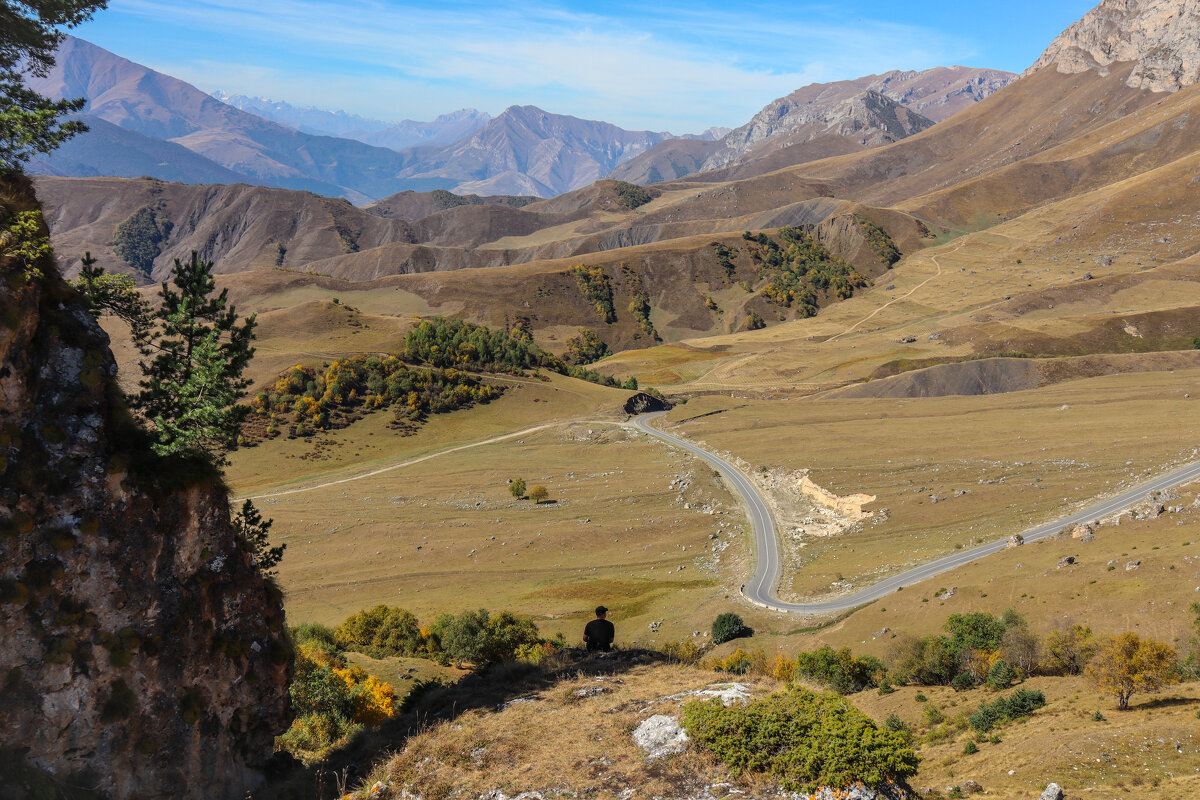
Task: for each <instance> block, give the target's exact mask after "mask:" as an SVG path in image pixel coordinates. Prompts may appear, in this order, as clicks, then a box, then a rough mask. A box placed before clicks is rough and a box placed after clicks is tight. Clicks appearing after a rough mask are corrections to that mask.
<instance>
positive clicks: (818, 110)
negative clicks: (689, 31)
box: [701, 67, 1016, 171]
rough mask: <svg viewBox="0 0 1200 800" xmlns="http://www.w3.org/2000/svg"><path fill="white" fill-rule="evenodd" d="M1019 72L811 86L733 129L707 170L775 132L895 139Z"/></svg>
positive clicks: (959, 70) (963, 70) (792, 139)
mask: <svg viewBox="0 0 1200 800" xmlns="http://www.w3.org/2000/svg"><path fill="white" fill-rule="evenodd" d="M1015 78H1016V76H1015V75H1011V74H1010V73H1006V72H1000V71H998V70H978V69H970V68H967V67H938V68H935V69H930V70H923V71H920V72H916V71H901V70H893V71H891V72H886V73H883V74H881V75H867V76H864V77H862V78H856V79H854V80H849V81H836V82H833V83H816V84H811V85H809V86H804V87H802V88H800V89H797V90H796V91H794V92H792V93H791V94H789V95H787V96H785V97H781V98H779V99H777V100H775V101H773V102H771V103H769V104H767V105H766V106H765V107H763V109H762V110H761V111H759V112H758V113H757V114H755V115H754V117H753V118H751V120H750V121H749V122H747V123H746V124H745V125H743V126H741V127H740V128H736V129H734V130H733V131H732V132H730V133H729V134H727V135H726V136H725V137H724V139H722V144H723V147H722V148H721V149H720V150H718V151H716V152H715V153H713V154H712V155H710V156H709V157H708V158H707V159H706V160H705V162H704V164H703V165H702V166H701V171H708V170H714V169H720V168H722V167H727V166H729V165H731V164H736V163H738V162H740V161H742V160H744V159H746V158H748V157H753V155H751V153H752V151H754V150H755V149H756V148H761V147H762V146H763V145H764V143H766V142H768V141H769V140H775V141H776V142H777V143H783V142H785V141H786V143H787V144H792V145H794V144H798V143H802V142H805V141H811V140H813V139H816V138H818V137H821V136H827V135H831V134H832V135H835V136H843V137H846V138H848V139H850V140H851V141H853V142H856V143H857V144H860V145H862V146H863V147H879V146H882V145H884V144H890V143H892V142H895V141H899V140H900V139H903V138H905V137H906V136H911V135H912V134H914V133H919V132H920V131H922V130H925V129H926V128H928V127H931V126H932V125H933V124H934V123H935V122H937V121H939V120H942V119H945V118H946V117H949V116H951V115H953V114H954V113H956V112H957V111H960V110H962V109H963V108H968V107H970V106H971V105H974V104H975V103H977V102H979V101H980V100H982V99H983V98H985V97H987V96H988V95H990V94H992V93H994V92H996V91H998V90H999V89H1002V88H1004V87H1005V86H1007V85H1008V84H1009V83H1011V82H1012V81H1013V80H1015ZM926 112H928V113H926Z"/></svg>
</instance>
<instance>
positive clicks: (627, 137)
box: [403, 106, 670, 197]
mask: <svg viewBox="0 0 1200 800" xmlns="http://www.w3.org/2000/svg"><path fill="white" fill-rule="evenodd" d="M668 138H670V134H668V133H655V132H652V131H626V130H622V129H621V128H618V127H617V126H615V125H610V124H608V123H607V122H594V121H591V120H582V119H578V118H576V117H568V116H563V115H561V114H550V113H547V112H545V111H542V110H541V109H540V108H535V107H534V106H512V107H511V108H508V109H506V110H505V111H504V113H502V114H501V115H500V116H498V117H496V118H495V119H492V120H490V121H489V122H488V123H487V124H486V125H485V126H484V127H483V128H482V129H480V130H479V131H477V132H475V133H474V134H473V135H472V136H470V137H469V138H467V139H464V140H463V141H460V142H457V143H455V144H453V145H449V146H447V147H445V148H442V149H441V150H438V151H436V152H432V153H429V154H426V155H424V156H423V157H422V159H421V161H420V163H417V164H414V165H413V166H412V167H410V168H409V169H407V170H405V171H404V173H403V176H404V177H407V178H423V179H437V180H444V181H447V182H448V183H449V184H450V185H451V186H452V187H453V190H454V191H455V192H457V193H460V194H472V193H473V194H536V195H539V196H541V197H552V196H554V195H556V194H561V193H562V192H566V191H570V190H572V189H578V188H580V187H581V186H586V185H587V184H589V183H591V182H592V181H595V180H598V179H600V178H602V177H604V176H605V175H607V174H608V173H609V172H610V171H612V169H613V167H615V166H617V165H618V164H620V163H621V162H623V161H625V160H627V159H630V158H632V157H634V156H635V155H638V154H639V153H641V152H644V151H645V150H647V149H649V148H650V147H652V146H653V145H655V144H657V143H658V142H661V141H663V140H664V139H668Z"/></svg>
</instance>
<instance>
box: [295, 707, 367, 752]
mask: <svg viewBox="0 0 1200 800" xmlns="http://www.w3.org/2000/svg"><path fill="white" fill-rule="evenodd" d="M362 728H363V726H362V725H356V724H354V723H352V722H349V721H347V720H346V718H345V717H341V716H336V715H328V714H302V715H301V716H299V717H297V718H296V720H295V721H294V722H293V723H292V726H291V727H290V728H288V729H287V731H286V732H285V733H283V734H281V735H280V736H278V737H276V739H275V744H276V746H277V747H278V748H279V749H280V750H286V751H287V752H289V753H291V754H292V755H294V756H296V757H297V758H300V759H301V760H302V761H306V762H309V763H312V762H315V761H320V760H321V759H322V758H324V757H325V755H327V754H328V753H329V751H330V750H332V749H333V748H334V747H336V746H337V745H339V744H341V743H343V742H346V741H348V740H349V739H350V738H352V737H353V736H354V735H355V734H357V733H358V732H359V731H361V730H362Z"/></svg>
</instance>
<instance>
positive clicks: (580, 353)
mask: <svg viewBox="0 0 1200 800" xmlns="http://www.w3.org/2000/svg"><path fill="white" fill-rule="evenodd" d="M563 355H564V356H565V357H566V358H567V360H568V361H570V362H571V363H573V364H580V365H582V364H591V363H592V362H595V361H599V360H600V359H602V358H607V357H608V356H610V355H612V350H610V349H609V347H608V345H607V344H605V343H604V340H603V339H601V338H600V334H598V333H596V332H595V331H594V330H592V329H591V328H580V329H579V335H578V336H572V337H571V338H570V339H567V349H566V351H565V352H564V353H563Z"/></svg>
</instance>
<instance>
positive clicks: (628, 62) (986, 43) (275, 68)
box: [73, 0, 1095, 133]
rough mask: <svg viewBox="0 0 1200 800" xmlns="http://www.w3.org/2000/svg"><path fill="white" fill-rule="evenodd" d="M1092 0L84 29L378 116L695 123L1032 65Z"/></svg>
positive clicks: (235, 3) (257, 9)
mask: <svg viewBox="0 0 1200 800" xmlns="http://www.w3.org/2000/svg"><path fill="white" fill-rule="evenodd" d="M1094 4H1095V3H1094V0H1087V1H1085V2H1077V1H1076V0H1044V2H1031V1H1030V0H1007V2H991V1H990V0H986V1H984V0H977V1H976V2H973V3H963V2H946V1H943V0H934V1H933V2H924V3H903V2H843V3H806V2H792V3H782V2H758V3H717V2H709V1H708V0H692V1H691V2H674V0H670V1H668V2H623V1H622V0H617V1H616V2H608V3H604V4H593V3H580V2H547V1H545V0H532V2H508V1H507V0H490V1H489V0H483V1H482V2H471V1H467V2H454V1H449V2H440V3H405V2H396V1H393V0H345V1H343V2H336V1H335V0H255V2H250V3H247V2H245V0H110V3H109V8H108V9H107V10H105V11H101V12H99V13H98V14H97V15H96V18H95V19H94V20H93V21H92V22H89V23H87V24H85V25H83V26H81V27H80V28H78V29H77V30H75V31H73V33H75V34H76V35H78V36H80V37H82V38H84V39H88V40H89V41H92V42H94V43H96V44H98V45H100V46H101V47H104V48H106V49H108V50H112V51H113V52H115V53H117V54H118V55H121V56H124V57H126V58H129V59H131V60H133V61H137V62H139V63H142V64H146V65H147V66H150V67H153V68H154V69H157V70H159V71H162V72H166V73H168V74H170V75H174V76H175V77H178V78H182V79H183V80H186V81H188V82H190V83H193V84H195V85H196V86H198V87H199V88H201V89H204V90H206V91H212V90H214V89H223V90H225V91H228V92H231V93H235V94H248V95H255V96H263V97H269V98H271V99H275V100H286V101H287V102H289V103H292V104H295V105H315V106H318V107H322V108H329V109H345V110H347V111H350V112H352V113H356V114H361V115H363V116H368V117H373V118H376V119H384V120H399V119H405V118H407V119H419V120H426V119H432V118H434V117H435V116H437V115H438V114H441V113H445V112H448V111H453V110H455V109H459V108H466V107H473V108H479V109H481V110H483V111H487V112H489V113H492V114H496V113H499V112H500V111H502V110H503V109H505V108H506V107H508V106H510V105H525V104H530V105H536V106H540V107H541V108H544V109H546V110H547V111H551V112H555V113H560V114H572V115H574V116H578V117H584V118H587V119H602V120H606V121H609V122H613V123H616V124H618V125H621V126H622V127H625V128H631V129H651V130H670V131H672V132H674V133H688V132H697V131H700V130H703V129H704V128H707V127H708V126H710V125H726V126H729V127H736V126H738V125H740V124H742V123H743V122H745V121H746V120H747V119H749V118H750V117H751V116H752V115H753V114H754V113H755V112H756V111H757V110H758V109H760V108H761V107H762V106H763V105H765V104H766V103H768V102H770V101H771V100H773V99H774V98H776V97H780V96H782V95H785V94H787V93H788V92H791V91H792V90H794V89H796V88H798V87H800V86H803V85H805V84H808V83H813V82H817V81H832V80H840V79H844V78H853V77H857V76H860V75H866V74H871V73H876V72H883V71H886V70H889V69H926V68H928V67H933V66H938V65H946V64H965V65H968V66H973V67H992V68H996V69H1006V70H1010V71H1012V72H1020V71H1022V70H1023V69H1025V68H1026V67H1027V66H1029V65H1030V64H1031V63H1033V61H1034V60H1036V59H1037V57H1038V55H1039V54H1040V53H1041V51H1042V50H1043V49H1044V48H1045V46H1046V45H1047V44H1049V43H1050V41H1051V40H1052V39H1053V38H1054V37H1055V36H1056V35H1057V34H1058V33H1059V32H1060V31H1062V30H1063V29H1064V28H1065V27H1066V26H1068V25H1069V24H1071V23H1072V22H1074V21H1075V20H1076V19H1078V18H1079V17H1081V16H1082V15H1083V14H1084V13H1085V12H1087V10H1088V9H1090V8H1091V7H1092V6H1093V5H1094Z"/></svg>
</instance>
